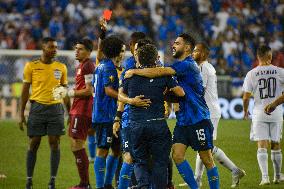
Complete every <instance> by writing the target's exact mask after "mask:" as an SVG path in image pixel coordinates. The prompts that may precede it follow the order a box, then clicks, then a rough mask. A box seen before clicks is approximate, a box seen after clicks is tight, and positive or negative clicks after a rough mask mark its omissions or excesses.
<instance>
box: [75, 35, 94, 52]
mask: <svg viewBox="0 0 284 189" xmlns="http://www.w3.org/2000/svg"><path fill="white" fill-rule="evenodd" d="M77 44H81V45H84V47H85V49H87V51H90V52H92V51H93V48H94V44H93V41H92V40H90V39H88V38H84V39H81V40H79V41H78V42H77Z"/></svg>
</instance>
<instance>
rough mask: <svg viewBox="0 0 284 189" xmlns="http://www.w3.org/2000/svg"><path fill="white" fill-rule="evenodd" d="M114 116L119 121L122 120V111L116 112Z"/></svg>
mask: <svg viewBox="0 0 284 189" xmlns="http://www.w3.org/2000/svg"><path fill="white" fill-rule="evenodd" d="M115 116H116V117H118V118H119V119H121V118H122V111H117V112H116V115H115Z"/></svg>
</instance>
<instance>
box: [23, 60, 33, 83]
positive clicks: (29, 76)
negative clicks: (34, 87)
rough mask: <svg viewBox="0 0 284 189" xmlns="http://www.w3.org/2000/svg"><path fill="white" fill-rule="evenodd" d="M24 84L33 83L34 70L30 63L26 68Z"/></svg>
mask: <svg viewBox="0 0 284 189" xmlns="http://www.w3.org/2000/svg"><path fill="white" fill-rule="evenodd" d="M23 82H24V83H31V82H32V68H31V63H29V62H28V63H27V64H26V65H25V67H24V73H23Z"/></svg>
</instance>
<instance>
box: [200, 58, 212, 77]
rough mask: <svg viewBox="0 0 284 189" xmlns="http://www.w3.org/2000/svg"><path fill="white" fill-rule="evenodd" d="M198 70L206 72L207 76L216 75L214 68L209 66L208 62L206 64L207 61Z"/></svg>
mask: <svg viewBox="0 0 284 189" xmlns="http://www.w3.org/2000/svg"><path fill="white" fill-rule="evenodd" d="M200 70H201V71H202V72H203V71H206V72H208V73H209V74H216V70H215V68H214V66H213V65H212V64H210V63H209V62H207V61H206V62H204V63H203V64H201V66H200Z"/></svg>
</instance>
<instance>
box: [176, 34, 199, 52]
mask: <svg viewBox="0 0 284 189" xmlns="http://www.w3.org/2000/svg"><path fill="white" fill-rule="evenodd" d="M178 37H181V38H183V40H184V41H185V43H188V44H190V45H191V48H194V47H195V43H196V42H195V39H194V38H193V37H192V36H191V35H190V34H188V33H183V34H180V35H179V36H178Z"/></svg>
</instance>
